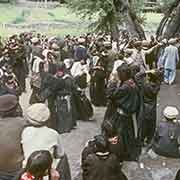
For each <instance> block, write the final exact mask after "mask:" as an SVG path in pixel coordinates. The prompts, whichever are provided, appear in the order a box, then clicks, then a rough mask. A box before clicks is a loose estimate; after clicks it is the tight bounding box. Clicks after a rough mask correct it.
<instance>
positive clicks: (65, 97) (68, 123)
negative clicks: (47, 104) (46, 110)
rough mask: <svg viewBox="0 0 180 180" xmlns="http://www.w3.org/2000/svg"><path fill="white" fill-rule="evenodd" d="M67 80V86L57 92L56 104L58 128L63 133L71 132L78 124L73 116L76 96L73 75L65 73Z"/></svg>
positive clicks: (64, 78) (65, 80) (65, 79)
mask: <svg viewBox="0 0 180 180" xmlns="http://www.w3.org/2000/svg"><path fill="white" fill-rule="evenodd" d="M62 79H63V80H64V82H65V87H64V89H62V90H61V91H58V92H57V93H56V100H55V106H56V109H57V112H56V122H57V127H56V130H57V131H58V132H59V133H60V134H62V133H66V132H70V130H71V129H73V128H74V127H75V126H76V119H75V117H73V112H74V111H73V108H75V106H74V98H73V97H74V96H73V91H74V90H75V86H74V83H73V79H72V77H70V76H69V75H65V76H64V77H62Z"/></svg>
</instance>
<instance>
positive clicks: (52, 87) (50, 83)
mask: <svg viewBox="0 0 180 180" xmlns="http://www.w3.org/2000/svg"><path fill="white" fill-rule="evenodd" d="M64 86H65V83H64V80H62V79H57V78H54V76H53V75H51V74H49V73H46V72H44V73H42V80H41V87H40V97H41V98H42V100H44V101H45V100H46V99H47V100H48V108H49V110H50V112H51V116H50V120H49V123H48V127H50V128H53V129H56V127H57V124H56V108H55V99H56V95H55V92H56V91H58V90H62V89H63V88H64Z"/></svg>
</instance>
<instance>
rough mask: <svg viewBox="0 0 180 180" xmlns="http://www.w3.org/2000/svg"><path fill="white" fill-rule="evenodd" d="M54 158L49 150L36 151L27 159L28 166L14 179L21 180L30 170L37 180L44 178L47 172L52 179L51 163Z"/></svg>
mask: <svg viewBox="0 0 180 180" xmlns="http://www.w3.org/2000/svg"><path fill="white" fill-rule="evenodd" d="M52 162H53V159H52V156H51V154H50V152H49V151H44V150H41V151H35V152H33V153H32V154H31V155H30V157H29V158H28V160H27V164H26V167H25V168H24V169H23V170H22V171H21V172H20V173H19V174H18V176H17V177H16V178H14V180H20V179H21V176H22V175H23V174H24V173H26V172H28V173H30V174H31V175H32V176H34V177H35V180H39V179H42V178H43V177H44V176H45V175H46V172H47V173H48V177H49V180H51V174H50V170H51V165H52Z"/></svg>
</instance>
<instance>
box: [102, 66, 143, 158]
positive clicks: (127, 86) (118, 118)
mask: <svg viewBox="0 0 180 180" xmlns="http://www.w3.org/2000/svg"><path fill="white" fill-rule="evenodd" d="M117 72H118V77H119V80H120V83H119V84H117V83H114V84H111V85H110V86H109V87H108V90H107V94H108V99H109V100H110V102H111V103H110V104H111V105H109V107H110V108H112V107H113V108H112V109H113V113H111V112H109V113H106V118H105V121H111V123H112V125H113V128H114V129H115V130H116V131H117V133H118V136H119V137H121V138H122V139H121V141H123V144H124V146H125V152H126V156H124V158H125V159H126V160H137V158H138V155H139V154H140V148H139V143H138V140H137V136H138V132H137V131H138V129H137V121H136V116H137V113H138V109H139V95H138V87H137V85H136V83H135V82H134V80H133V79H131V72H130V69H129V67H128V65H127V64H122V65H121V66H120V67H119V68H118V69H117ZM108 111H109V110H108V109H107V112H108ZM107 118H108V119H107ZM105 121H104V123H105Z"/></svg>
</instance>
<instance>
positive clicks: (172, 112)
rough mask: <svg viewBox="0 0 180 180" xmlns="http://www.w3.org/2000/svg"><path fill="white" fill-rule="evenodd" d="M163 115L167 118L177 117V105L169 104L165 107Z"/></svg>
mask: <svg viewBox="0 0 180 180" xmlns="http://www.w3.org/2000/svg"><path fill="white" fill-rule="evenodd" d="M163 115H164V116H165V117H166V118H167V119H176V117H177V116H178V115H179V111H178V109H177V108H176V107H174V106H167V107H166V108H165V109H164V112H163Z"/></svg>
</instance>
